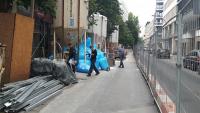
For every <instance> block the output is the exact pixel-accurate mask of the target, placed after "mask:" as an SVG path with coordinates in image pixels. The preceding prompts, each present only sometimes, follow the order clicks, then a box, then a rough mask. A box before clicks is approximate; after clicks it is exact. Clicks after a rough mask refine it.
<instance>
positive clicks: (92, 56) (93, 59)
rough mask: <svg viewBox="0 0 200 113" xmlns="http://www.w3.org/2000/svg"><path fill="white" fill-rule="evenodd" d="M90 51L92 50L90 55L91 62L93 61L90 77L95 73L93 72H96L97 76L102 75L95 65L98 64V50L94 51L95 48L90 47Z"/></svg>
mask: <svg viewBox="0 0 200 113" xmlns="http://www.w3.org/2000/svg"><path fill="white" fill-rule="evenodd" d="M90 49H91V55H90V57H91V58H90V60H91V65H90V70H89V72H88V75H87V76H88V77H90V76H91V73H92V72H93V70H95V72H96V75H98V74H100V73H99V70H98V69H97V67H96V65H95V62H96V57H97V50H96V49H94V47H93V46H90Z"/></svg>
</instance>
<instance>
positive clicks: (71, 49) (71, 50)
mask: <svg viewBox="0 0 200 113" xmlns="http://www.w3.org/2000/svg"><path fill="white" fill-rule="evenodd" d="M75 59H76V50H75V48H74V47H73V45H72V44H71V43H69V57H68V59H67V65H68V66H69V67H70V68H71V69H72V71H73V72H74V73H75V72H76V60H75Z"/></svg>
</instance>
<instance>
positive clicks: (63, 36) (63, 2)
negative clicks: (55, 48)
mask: <svg viewBox="0 0 200 113" xmlns="http://www.w3.org/2000/svg"><path fill="white" fill-rule="evenodd" d="M64 8H65V0H62V42H61V43H62V47H63V46H64V40H65V28H64V18H65V15H64V14H65V10H64ZM62 58H63V51H62Z"/></svg>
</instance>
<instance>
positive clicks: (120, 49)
mask: <svg viewBox="0 0 200 113" xmlns="http://www.w3.org/2000/svg"><path fill="white" fill-rule="evenodd" d="M124 54H125V53H124V48H121V47H120V48H119V57H120V65H119V68H124V63H123V60H124Z"/></svg>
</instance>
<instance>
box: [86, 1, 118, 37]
mask: <svg viewBox="0 0 200 113" xmlns="http://www.w3.org/2000/svg"><path fill="white" fill-rule="evenodd" d="M97 12H99V13H100V14H102V15H104V16H106V17H107V19H108V21H107V34H108V36H110V35H111V34H112V32H113V31H114V30H115V29H116V25H118V23H119V18H120V16H121V14H122V10H121V8H120V3H119V1H118V0H90V1H89V16H91V15H92V14H93V13H97ZM91 22H93V23H92V24H94V21H91Z"/></svg>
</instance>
